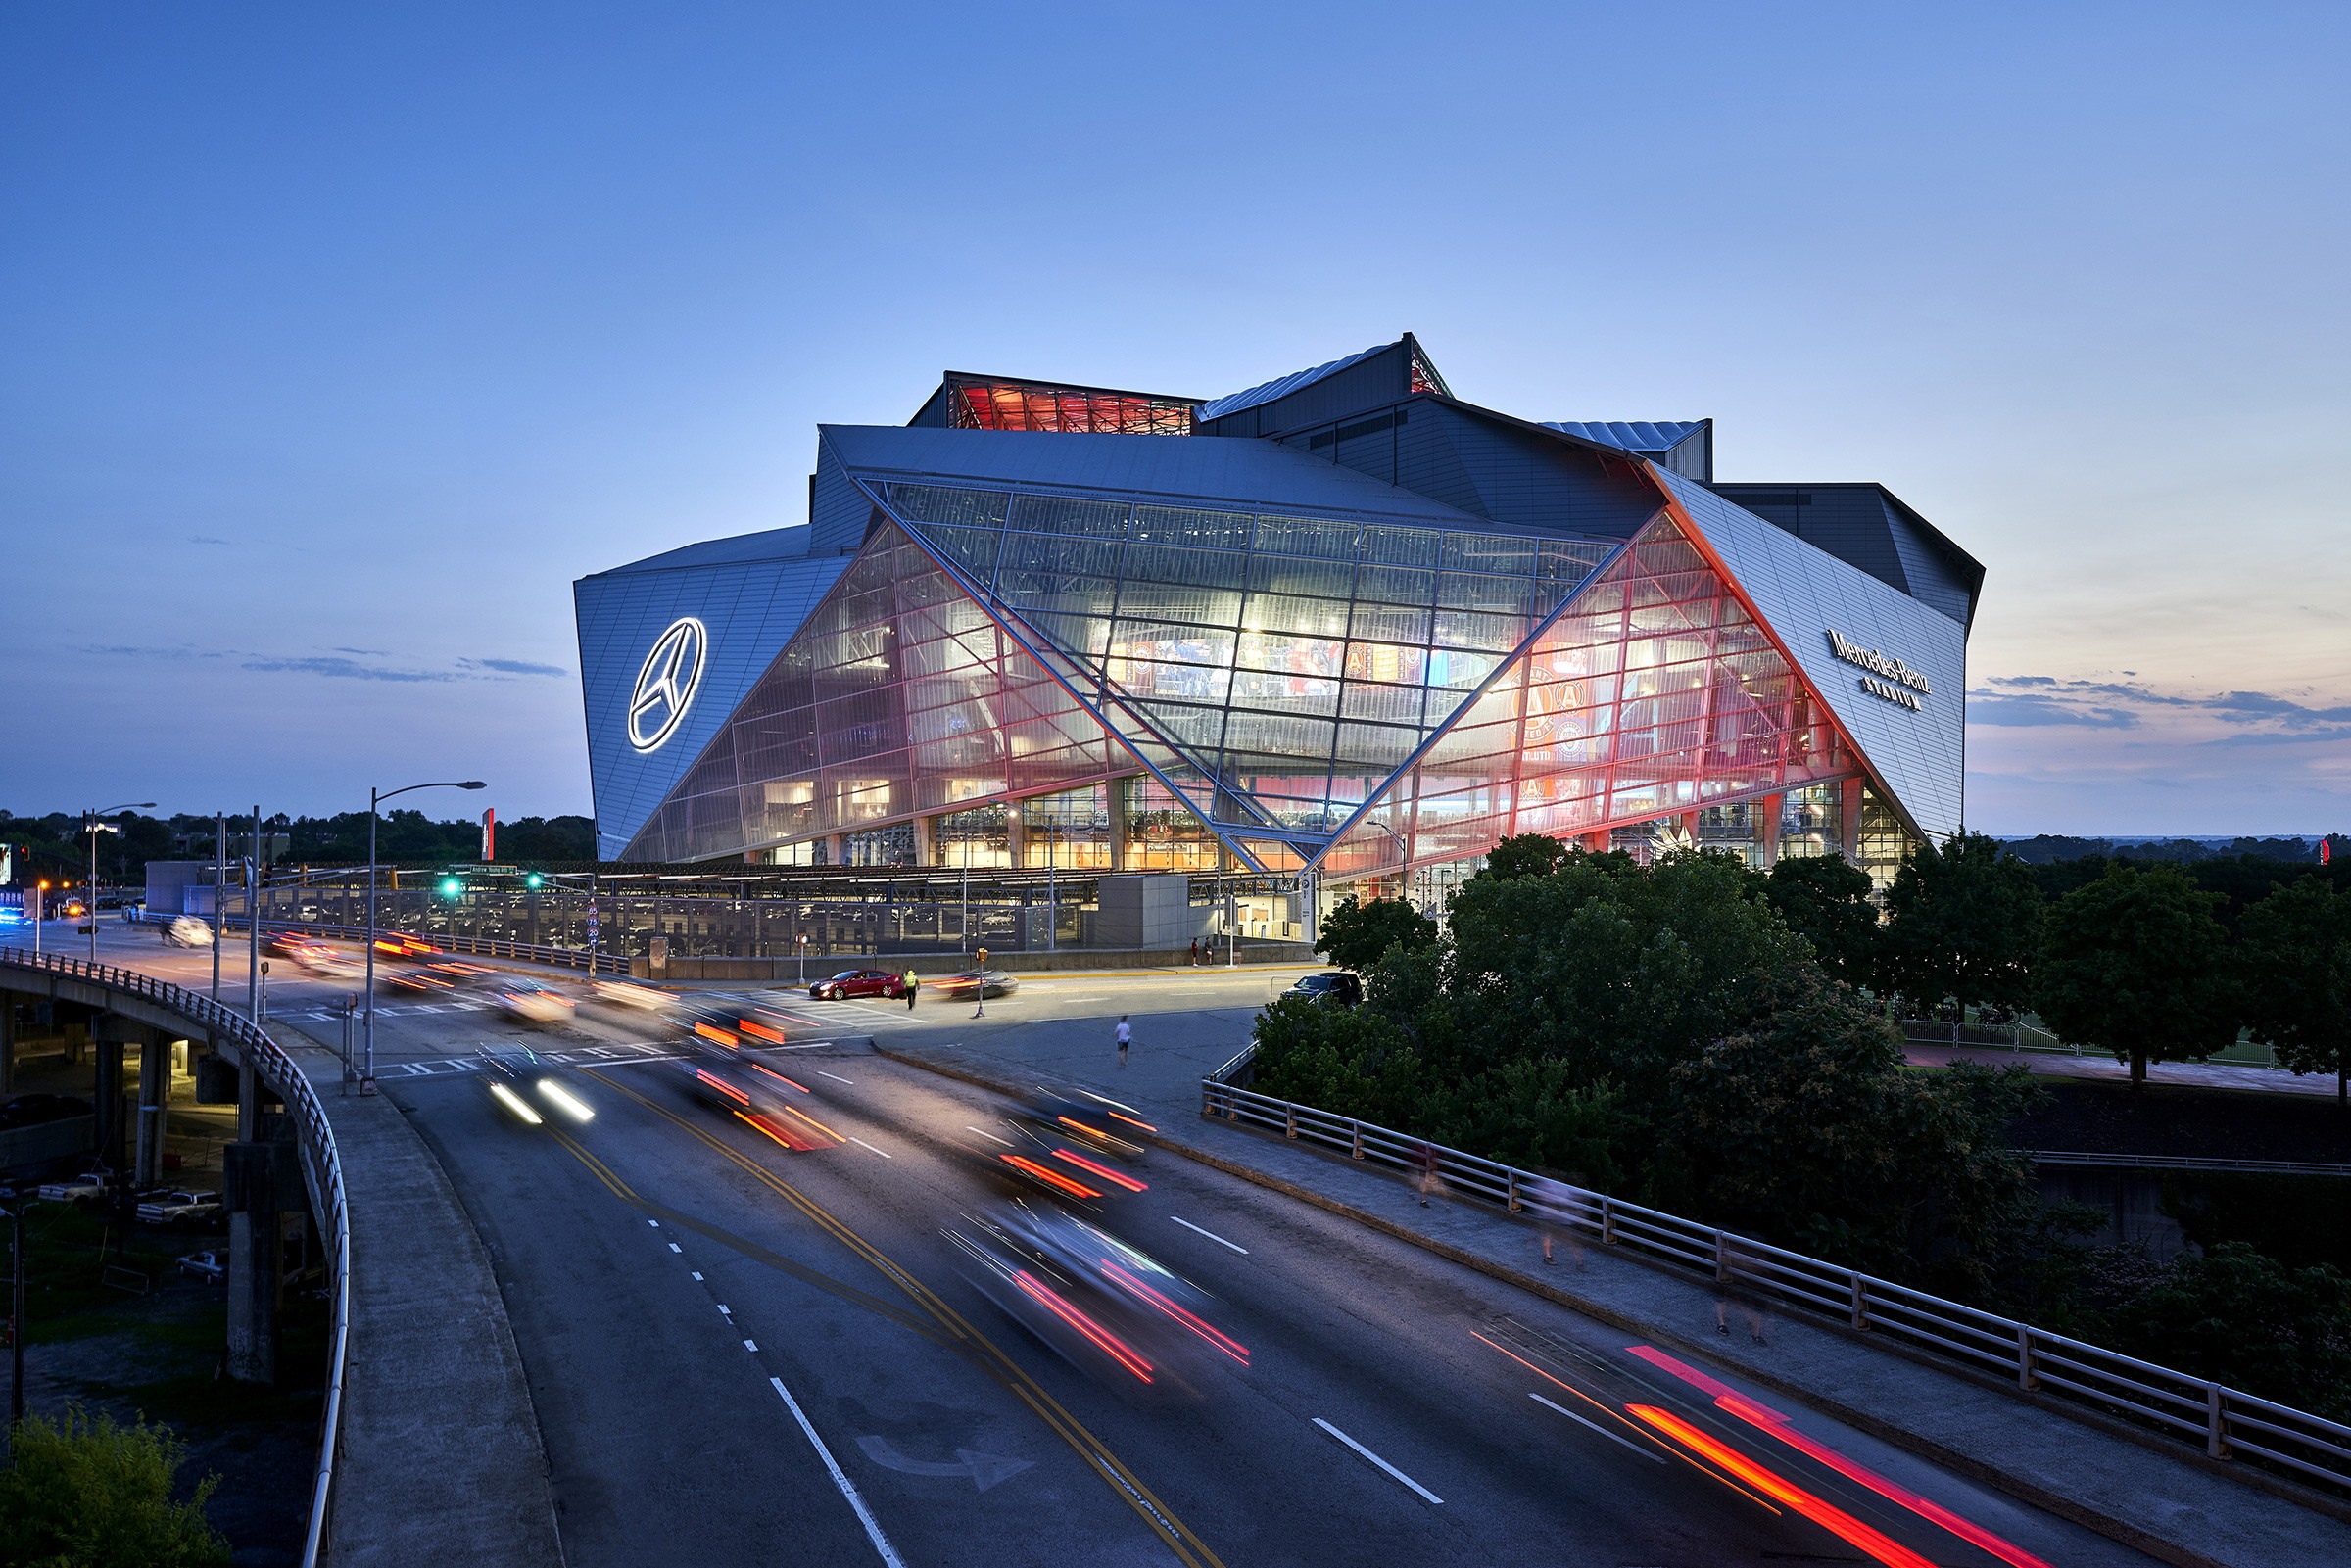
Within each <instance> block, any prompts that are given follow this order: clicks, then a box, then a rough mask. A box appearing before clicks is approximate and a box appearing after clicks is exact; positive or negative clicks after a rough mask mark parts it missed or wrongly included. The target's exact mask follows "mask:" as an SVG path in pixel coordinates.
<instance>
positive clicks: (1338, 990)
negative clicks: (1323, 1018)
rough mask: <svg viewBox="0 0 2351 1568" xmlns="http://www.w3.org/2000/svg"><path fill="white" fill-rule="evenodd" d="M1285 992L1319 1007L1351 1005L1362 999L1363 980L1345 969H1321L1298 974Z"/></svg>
mask: <svg viewBox="0 0 2351 1568" xmlns="http://www.w3.org/2000/svg"><path fill="white" fill-rule="evenodd" d="M1285 994H1287V995H1290V996H1302V997H1304V998H1306V1000H1308V1001H1309V1002H1312V1003H1314V1004H1316V1005H1317V1006H1319V1007H1353V1006H1355V1005H1356V1003H1358V1002H1361V1001H1362V1000H1363V999H1364V982H1363V981H1362V980H1360V979H1357V978H1356V977H1355V976H1354V975H1353V974H1348V973H1347V972H1346V971H1345V970H1322V971H1319V972H1318V973H1316V974H1305V975H1301V976H1299V979H1298V983H1297V984H1295V985H1293V986H1291V987H1290V988H1289V990H1288V992H1286V993H1285Z"/></svg>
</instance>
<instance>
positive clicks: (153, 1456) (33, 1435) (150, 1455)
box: [0, 1405, 229, 1568]
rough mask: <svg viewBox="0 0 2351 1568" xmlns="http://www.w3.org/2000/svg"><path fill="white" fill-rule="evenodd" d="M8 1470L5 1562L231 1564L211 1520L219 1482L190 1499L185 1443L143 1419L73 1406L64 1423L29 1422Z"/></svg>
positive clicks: (125, 1566)
mask: <svg viewBox="0 0 2351 1568" xmlns="http://www.w3.org/2000/svg"><path fill="white" fill-rule="evenodd" d="M12 1452H13V1454H14V1462H13V1463H12V1464H11V1465H10V1466H9V1468H8V1469H6V1470H0V1562H6V1563H15V1564H23V1565H24V1568H198V1565H207V1564H216V1563H226V1562H227V1561H228V1560H229V1554H228V1543H227V1542H225V1541H223V1540H222V1539H221V1538H220V1536H219V1534H218V1533H217V1532H216V1531H215V1530H214V1529H213V1527H212V1525H211V1524H210V1523H208V1522H207V1521H206V1519H205V1517H204V1505H205V1503H206V1502H207V1501H208V1500H209V1499H210V1498H211V1497H212V1495H213V1489H214V1488H215V1487H216V1485H218V1478H217V1477H212V1476H208V1477H206V1478H205V1479H204V1480H202V1481H200V1482H198V1483H197V1484H196V1487H195V1490H194V1491H193V1492H192V1493H191V1494H190V1495H189V1497H188V1498H187V1500H186V1501H184V1502H173V1501H172V1500H171V1490H172V1485H173V1482H174V1480H175V1478H176V1477H177V1476H178V1474H179V1468H180V1465H181V1464H182V1463H183V1462H184V1461H185V1459H186V1449H184V1448H183V1447H182V1446H181V1444H180V1443H179V1440H178V1439H176V1438H174V1437H172V1436H171V1434H170V1433H169V1432H168V1430H166V1429H165V1428H162V1427H155V1426H149V1425H148V1424H147V1423H146V1422H144V1421H138V1422H133V1423H132V1424H131V1425H129V1426H120V1425H117V1424H116V1422H115V1421H114V1419H113V1418H112V1417H110V1416H108V1415H105V1414H104V1413H100V1414H97V1415H91V1414H90V1413H89V1412H87V1411H85V1410H82V1409H80V1408H78V1407H76V1406H72V1405H69V1406H68V1407H67V1411H66V1418H65V1420H64V1421H62V1422H58V1421H50V1420H46V1419H44V1418H42V1417H40V1416H37V1415H36V1416H28V1417H27V1418H26V1419H25V1420H24V1421H23V1422H22V1423H20V1424H19V1425H18V1426H17V1427H16V1429H15V1431H14V1433H13V1435H12Z"/></svg>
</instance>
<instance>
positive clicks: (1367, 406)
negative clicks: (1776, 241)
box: [574, 333, 1983, 918]
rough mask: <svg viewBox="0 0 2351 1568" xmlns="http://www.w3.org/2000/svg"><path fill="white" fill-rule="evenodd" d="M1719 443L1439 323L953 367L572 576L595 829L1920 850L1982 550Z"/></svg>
mask: <svg viewBox="0 0 2351 1568" xmlns="http://www.w3.org/2000/svg"><path fill="white" fill-rule="evenodd" d="M1713 446H1714V431H1713V424H1712V421H1711V420H1697V421H1691V422H1659V423H1649V422H1613V421H1592V422H1579V421H1552V420H1535V419H1526V418H1520V417H1517V416H1515V415H1511V414H1506V413H1501V412H1497V411H1496V410H1493V409H1490V408H1484V407H1480V406H1478V405H1476V404H1470V403H1466V402H1463V401H1462V400H1461V399H1459V398H1457V397H1455V396H1454V395H1453V393H1452V392H1451V390H1450V389H1449V388H1448V387H1447V385H1446V383H1445V381H1444V379H1443V377H1442V376H1440V375H1439V374H1438V372H1437V369H1436V367H1435V365H1434V364H1433V363H1432V362H1431V361H1430V359H1429V357H1428V356H1427V355H1426V354H1425V353H1424V352H1423V351H1422V349H1421V347H1420V346H1419V344H1418V343H1417V342H1416V341H1415V339H1414V338H1413V336H1412V335H1411V334H1409V333H1408V334H1406V335H1405V336H1404V337H1403V338H1402V339H1400V340H1399V341H1397V342H1394V343H1391V344H1386V345H1383V346H1381V347H1378V348H1374V349H1369V350H1367V351H1365V352H1363V353H1361V354H1357V355H1354V356H1349V357H1347V358H1343V359H1337V360H1333V361H1332V362H1330V363H1328V364H1323V365H1319V366H1316V367H1315V368H1313V369H1310V370H1303V371H1300V372H1297V373H1296V374H1293V375H1289V376H1285V377H1282V378H1280V379H1278V380H1275V381H1271V382H1268V383H1266V384H1265V385H1263V386H1258V387H1252V388H1250V389H1249V390H1247V391H1244V392H1239V393H1234V394H1232V395H1230V396H1227V397H1222V398H1214V399H1199V398H1190V397H1179V396H1173V395H1169V394H1163V393H1146V392H1128V391H1115V390H1110V389H1106V388H1099V387H1085V386H1073V385H1065V384H1060V383H1054V382H1044V381H1032V380H1021V379H1014V378H1009V377H1002V376H986V375H974V374H966V373H961V372H949V373H948V374H946V375H945V376H944V377H943V379H942V380H941V381H940V383H939V385H938V386H937V387H936V390H934V391H933V392H932V393H931V394H930V396H929V398H928V399H927V400H925V401H924V403H923V404H922V405H921V407H920V408H919V409H917V410H916V412H915V414H914V416H913V417H912V418H911V419H910V420H908V421H907V423H906V424H904V425H902V426H864V425H823V426H819V427H818V429H817V441H816V464H815V472H814V473H813V474H812V475H811V476H810V479H809V506H808V515H809V520H808V522H807V523H806V524H805V525H801V526H795V527H791V528H781V529H774V530H770V531H766V532H761V533H754V534H747V535H743V536H740V537H736V538H729V539H719V540H712V541H709V542H707V543H702V544H696V545H690V546H685V547H684V548H680V549H674V550H670V551H667V552H666V553H663V554H659V555H654V556H651V557H648V558H647V559H645V560H640V561H636V562H632V563H630V564H628V565H625V566H617V567H614V568H612V569H610V570H608V571H603V572H600V573H597V574H595V575H593V576H589V577H585V578H582V579H581V580H580V581H579V582H577V583H576V584H575V585H574V602H575V605H576V610H577V617H578V628H579V641H580V665H581V671H582V681H583V688H584V696H585V704H586V718H587V735H588V747H589V758H590V766H591V772H592V776H593V783H594V789H595V801H596V816H597V828H598V835H599V845H598V848H599V854H600V856H601V857H602V858H604V859H607V860H617V861H639V862H658V863H669V864H677V863H688V862H720V861H732V862H736V863H738V864H742V863H748V864H750V865H761V866H806V867H817V866H825V867H876V868H879V867H926V868H929V867H945V868H961V869H963V870H964V871H966V872H967V873H975V872H980V871H983V870H989V871H994V870H999V869H1000V870H1003V871H1005V872H1011V873H1017V872H1020V871H1024V870H1043V869H1045V868H1048V867H1052V868H1059V869H1061V870H1064V871H1071V872H1083V873H1095V874H1100V873H1152V872H1167V873H1193V874H1198V873H1202V872H1219V873H1232V874H1235V875H1249V876H1254V877H1256V878H1259V879H1271V882H1278V883H1281V884H1284V885H1290V886H1299V885H1302V884H1303V885H1311V886H1312V887H1313V888H1315V889H1316V891H1317V893H1318V895H1319V896H1318V897H1317V898H1316V899H1315V900H1314V902H1315V903H1317V904H1319V905H1320V906H1321V907H1324V908H1327V907H1328V901H1329V900H1330V899H1331V898H1334V897H1337V896H1342V895H1343V894H1344V893H1346V892H1350V891H1354V892H1371V891H1377V892H1381V893H1391V894H1394V893H1401V894H1403V895H1405V896H1408V897H1411V898H1412V899H1413V900H1414V901H1415V902H1416V903H1422V904H1424V905H1430V904H1440V905H1441V902H1442V899H1443V896H1444V893H1445V891H1446V889H1447V888H1448V887H1449V886H1450V885H1452V884H1454V883H1455V882H1458V881H1459V880H1460V879H1463V878H1465V877H1466V876H1468V875H1470V874H1471V873H1472V872H1473V871H1474V870H1475V868H1476V866H1477V865H1478V864H1479V861H1480V857H1481V856H1483V855H1484V854H1485V852H1486V851H1487V850H1489V849H1491V848H1492V847H1493V846H1494V845H1495V844H1496V843H1498V842H1499V841H1500V840H1502V839H1504V838H1506V837H1509V836H1511V834H1514V833H1526V832H1543V833H1549V834H1552V835H1554V836H1555V837H1559V838H1561V839H1564V840H1570V841H1574V842H1577V843H1581V844H1584V845H1586V846H1589V847H1592V848H1611V847H1613V848H1622V849H1628V850H1630V851H1631V852H1633V853H1634V854H1636V855H1638V856H1643V857H1646V856H1648V855H1651V854H1654V853H1656V852H1659V851H1661V850H1664V849H1668V848H1673V847H1685V846H1691V845H1696V846H1701V847H1706V848H1714V849H1723V850H1731V851H1735V852H1738V853H1741V854H1743V855H1744V856H1746V857H1747V859H1748V860H1749V862H1750V863H1751V864H1753V865H1755V866H1757V867H1766V866H1769V865H1771V864H1772V863H1773V862H1774V861H1776V860H1777V859H1778V858H1780V857H1782V856H1792V855H1819V854H1840V855H1843V856H1845V857H1846V858H1847V859H1848V860H1851V861H1852V862H1854V863H1855V864H1857V865H1859V866H1861V867H1862V868H1863V869H1865V870H1867V871H1868V872H1869V873H1870V874H1871V875H1872V876H1873V877H1874V878H1876V879H1879V880H1880V881H1883V880H1884V879H1886V878H1888V877H1889V876H1890V875H1891V873H1892V871H1893V869H1894V867H1895V866H1896V865H1897V864H1898V863H1899V861H1900V858H1901V856H1902V854H1903V852H1904V850H1905V848H1906V847H1907V846H1909V845H1910V844H1912V843H1914V842H1917V841H1920V840H1925V839H1939V838H1942V837H1943V836H1945V835H1948V834H1950V833H1952V832H1956V831H1957V830H1958V828H1959V824H1960V820H1961V783H1962V758H1963V752H1964V745H1965V725H1964V694H1965V690H1966V647H1967V633H1968V628H1969V625H1970V623H1971V621H1972V619H1973V616H1974V612H1975V606H1976V599H1977V595H1978V594H1979V591H1980V590H1981V587H1982V583H1983V568H1982V566H1981V565H1979V564H1978V563H1977V562H1976V561H1975V560H1973V559H1972V558H1971V557H1969V556H1968V555H1967V554H1966V552H1964V551H1963V550H1961V549H1960V548H1959V547H1958V546H1956V545H1954V544H1953V543H1952V542H1951V541H1950V540H1948V539H1946V538H1945V537H1944V536H1943V534H1942V533H1941V532H1939V531H1938V530H1937V529H1936V528H1935V527H1934V526H1933V525H1931V524H1930V523H1928V522H1927V520H1926V519H1925V518H1924V517H1922V516H1920V515H1919V513H1918V512H1916V511H1915V510H1913V509H1912V508H1911V507H1909V506H1908V505H1906V504H1904V503H1903V502H1902V501H1901V500H1900V499H1897V498H1896V497H1895V496H1894V495H1893V494H1892V493H1891V492H1889V491H1888V490H1886V489H1885V488H1884V487H1883V486H1880V485H1877V484H1872V483H1867V482H1821V483H1797V482H1787V481H1775V482H1768V483H1766V482H1727V481H1722V480H1718V479H1716V477H1715V475H1714V460H1713ZM1309 918H1311V917H1309Z"/></svg>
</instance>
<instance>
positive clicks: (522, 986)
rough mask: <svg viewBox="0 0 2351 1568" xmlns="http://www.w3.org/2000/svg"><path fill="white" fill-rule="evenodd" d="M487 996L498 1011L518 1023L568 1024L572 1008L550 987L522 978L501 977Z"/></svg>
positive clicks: (563, 996)
mask: <svg viewBox="0 0 2351 1568" xmlns="http://www.w3.org/2000/svg"><path fill="white" fill-rule="evenodd" d="M491 994H492V995H493V996H495V997H496V998H497V999H498V1009H499V1011H500V1012H502V1013H504V1014H505V1016H506V1017H508V1018H510V1019H513V1020H514V1021H515V1022H520V1023H569V1022H571V1015H572V1012H573V1009H574V1006H575V1004H574V1003H573V1002H572V1000H571V998H570V997H568V996H566V995H564V994H563V993H562V992H561V991H558V990H556V989H555V988H554V987H553V986H552V985H549V984H547V983H545V982H544V981H540V980H534V979H532V978H530V977H529V976H528V975H524V974H509V975H506V976H504V978H503V979H501V980H499V981H498V982H497V983H496V984H495V985H494V986H493V987H492V988H491Z"/></svg>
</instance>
